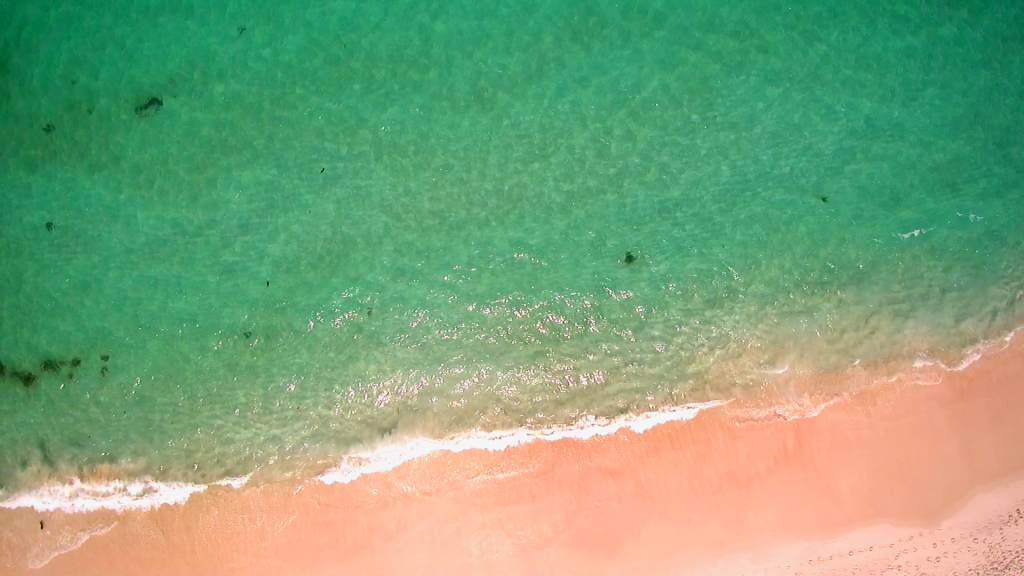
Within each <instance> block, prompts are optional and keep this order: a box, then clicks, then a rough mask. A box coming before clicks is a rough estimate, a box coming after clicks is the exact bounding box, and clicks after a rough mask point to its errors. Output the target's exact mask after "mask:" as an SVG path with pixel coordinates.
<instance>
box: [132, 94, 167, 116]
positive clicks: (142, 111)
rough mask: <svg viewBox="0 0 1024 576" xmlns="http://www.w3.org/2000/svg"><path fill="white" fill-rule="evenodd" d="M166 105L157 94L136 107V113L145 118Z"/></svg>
mask: <svg viewBox="0 0 1024 576" xmlns="http://www.w3.org/2000/svg"><path fill="white" fill-rule="evenodd" d="M163 107H164V101H163V100H161V99H160V98H157V97H156V96H154V97H152V98H150V99H149V100H146V102H145V103H144V104H140V105H138V106H136V107H135V114H136V115H137V116H141V117H143V118H148V117H149V116H152V115H154V114H156V113H157V112H159V111H160V109H161V108H163Z"/></svg>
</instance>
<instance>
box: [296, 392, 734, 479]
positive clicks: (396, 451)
mask: <svg viewBox="0 0 1024 576" xmlns="http://www.w3.org/2000/svg"><path fill="white" fill-rule="evenodd" d="M725 403H726V402H725V401H718V400H716V401H713V402H703V403H700V404H686V405H683V406H673V407H669V408H663V409H662V410H659V411H657V412H646V413H643V414H636V415H634V414H627V415H625V416H620V417H618V418H614V419H607V418H596V417H594V416H590V417H588V418H586V419H584V420H581V421H579V422H577V423H576V424H567V425H563V426H553V427H548V428H542V429H537V430H534V429H530V428H519V429H516V430H495V431H493V432H482V431H479V430H478V431H472V432H464V433H462V434H457V435H455V436H451V437H448V438H446V439H444V440H433V439H429V438H416V439H413V440H410V441H408V442H403V443H401V444H394V445H391V446H382V447H380V448H377V449H375V450H371V451H367V452H355V453H351V454H348V455H346V456H344V457H343V458H342V459H341V462H340V463H339V464H338V465H337V466H335V467H334V468H332V469H330V470H328V471H327V472H324V473H323V474H321V475H320V476H318V477H317V478H316V479H317V480H319V481H321V482H323V483H324V484H336V483H342V484H348V483H349V482H352V481H353V480H355V479H356V478H359V477H360V476H363V475H364V474H376V473H380V472H387V471H388V470H391V469H393V468H396V467H398V466H400V465H401V464H403V463H405V462H408V461H409V460H414V459H416V458H420V457H422V456H426V455H427V454H430V453H432V452H442V451H447V452H463V451H465V450H489V451H492V452H498V451H501V450H505V449H506V448H512V447H515V446H521V445H523V444H526V443H528V442H534V441H538V440H546V441H555V440H561V439H563V438H573V439H577V440H588V439H590V438H593V437H595V436H607V435H610V434H615V433H616V432H618V431H620V430H623V429H629V430H632V431H633V432H636V433H638V434H640V433H643V432H646V431H647V430H650V429H651V428H653V427H655V426H657V425H659V424H664V423H666V422H672V421H676V420H690V419H691V418H693V417H694V416H696V415H697V413H698V412H700V411H701V410H704V409H707V408H713V407H715V406H720V405H722V404H725Z"/></svg>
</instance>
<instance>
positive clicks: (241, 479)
mask: <svg viewBox="0 0 1024 576" xmlns="http://www.w3.org/2000/svg"><path fill="white" fill-rule="evenodd" d="M249 478H252V473H251V472H250V473H249V474H246V475H245V476H233V477H231V478H225V479H223V480H218V481H216V482H214V483H213V484H214V486H230V487H232V488H236V489H237V488H241V487H242V486H245V484H246V483H247V482H249Z"/></svg>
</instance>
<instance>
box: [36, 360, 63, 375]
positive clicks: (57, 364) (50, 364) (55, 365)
mask: <svg viewBox="0 0 1024 576" xmlns="http://www.w3.org/2000/svg"><path fill="white" fill-rule="evenodd" d="M65 364H67V362H64V361H63V360H53V359H51V358H47V359H46V360H43V363H42V364H41V365H40V367H41V368H42V369H43V372H60V369H61V368H63V367H64V365H65Z"/></svg>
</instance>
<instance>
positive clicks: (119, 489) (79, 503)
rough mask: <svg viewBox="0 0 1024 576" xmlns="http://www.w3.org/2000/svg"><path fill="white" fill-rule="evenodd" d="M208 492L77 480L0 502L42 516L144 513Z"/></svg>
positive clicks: (187, 486) (182, 485)
mask: <svg viewBox="0 0 1024 576" xmlns="http://www.w3.org/2000/svg"><path fill="white" fill-rule="evenodd" d="M205 489H206V486H205V485H202V484H191V483H187V482H156V481H154V480H132V481H129V482H124V481H121V480H113V481H109V482H98V483H92V482H90V483H86V482H82V481H81V480H79V479H77V478H76V479H74V480H72V481H71V482H69V483H66V484H58V485H50V486H43V487H41V488H36V489H35V490H31V491H27V492H20V493H17V494H14V495H13V496H12V497H10V498H7V499H5V500H3V501H0V507H3V508H34V509H35V510H37V511H39V512H50V511H53V510H61V511H63V512H68V513H82V512H94V511H96V510H116V511H119V512H120V511H125V510H144V509H147V508H156V507H159V506H162V505H164V504H181V503H183V502H185V501H186V500H188V498H189V496H191V495H192V494H195V493H196V492H202V491H203V490H205Z"/></svg>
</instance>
